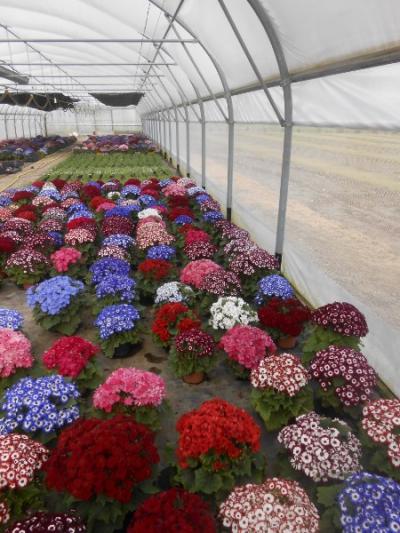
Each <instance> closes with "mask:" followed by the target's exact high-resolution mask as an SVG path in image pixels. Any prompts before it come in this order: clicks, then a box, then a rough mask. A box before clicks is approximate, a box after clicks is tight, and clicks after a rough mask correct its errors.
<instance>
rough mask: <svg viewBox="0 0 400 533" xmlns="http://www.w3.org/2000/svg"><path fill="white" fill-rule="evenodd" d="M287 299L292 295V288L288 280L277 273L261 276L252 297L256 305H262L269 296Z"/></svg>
mask: <svg viewBox="0 0 400 533" xmlns="http://www.w3.org/2000/svg"><path fill="white" fill-rule="evenodd" d="M273 297H275V298H280V299H281V300H289V298H293V297H294V290H293V288H292V286H291V285H290V283H289V282H288V280H287V279H286V278H284V277H283V276H280V275H279V274H271V275H270V276H266V277H264V278H261V279H260V281H259V282H258V285H257V294H256V296H255V298H254V300H255V302H256V304H257V305H262V304H263V303H264V302H265V301H267V300H268V299H269V298H273Z"/></svg>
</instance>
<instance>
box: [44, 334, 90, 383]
mask: <svg viewBox="0 0 400 533" xmlns="http://www.w3.org/2000/svg"><path fill="white" fill-rule="evenodd" d="M98 351H99V347H98V346H96V345H94V344H92V343H91V342H89V341H87V340H85V339H82V337H78V336H72V337H61V338H60V339H57V340H56V341H55V342H54V343H53V344H52V345H51V346H50V348H49V349H48V350H47V351H46V352H44V354H43V364H44V365H45V367H46V368H48V369H50V370H52V369H53V368H56V369H57V372H58V373H59V374H60V375H61V376H65V377H71V378H76V377H77V376H78V375H79V374H80V373H81V371H82V370H83V369H84V368H85V366H86V365H87V363H88V362H89V360H90V359H91V358H92V357H94V355H95V354H96V353H97V352H98Z"/></svg>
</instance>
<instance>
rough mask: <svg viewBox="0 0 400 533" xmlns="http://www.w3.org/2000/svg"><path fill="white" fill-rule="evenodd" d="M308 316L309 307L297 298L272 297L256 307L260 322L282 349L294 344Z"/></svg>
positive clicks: (309, 313) (309, 315)
mask: <svg viewBox="0 0 400 533" xmlns="http://www.w3.org/2000/svg"><path fill="white" fill-rule="evenodd" d="M310 317H311V312H310V311H309V309H307V307H306V306H305V305H303V304H302V303H301V302H300V300H298V299H297V298H288V299H285V300H282V299H281V298H276V297H272V298H271V299H270V300H268V302H266V303H265V304H264V305H263V306H262V307H260V308H259V309H258V318H259V320H260V323H261V324H262V325H263V326H264V327H265V328H267V329H268V331H269V333H270V334H271V335H272V337H273V338H274V339H276V340H277V343H278V345H279V347H280V348H283V349H290V348H294V347H295V346H296V343H297V337H298V336H299V335H300V333H301V332H302V330H303V327H304V324H305V323H306V322H307V321H308V320H309V319H310Z"/></svg>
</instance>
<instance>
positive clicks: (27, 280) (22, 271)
mask: <svg viewBox="0 0 400 533" xmlns="http://www.w3.org/2000/svg"><path fill="white" fill-rule="evenodd" d="M49 266H50V265H49V261H48V259H47V257H46V256H45V255H44V254H42V253H41V252H38V251H37V250H31V249H29V248H22V249H20V250H18V251H16V252H14V253H13V254H11V255H10V256H9V257H8V259H7V261H6V264H5V271H6V273H7V276H8V277H9V278H10V279H11V281H13V282H14V283H16V284H17V285H19V286H22V285H33V284H34V283H38V282H39V281H40V280H41V279H43V278H44V277H45V275H46V273H47V271H48V269H49Z"/></svg>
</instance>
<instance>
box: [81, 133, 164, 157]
mask: <svg viewBox="0 0 400 533" xmlns="http://www.w3.org/2000/svg"><path fill="white" fill-rule="evenodd" d="M75 150H76V151H79V152H82V151H83V152H97V153H103V154H105V153H109V152H155V151H156V150H157V145H156V144H155V143H154V142H153V141H152V140H151V139H150V138H149V137H147V136H146V135H144V134H143V133H133V134H122V135H89V137H88V138H87V139H86V140H85V141H83V142H82V143H80V144H78V145H77V146H76V148H75Z"/></svg>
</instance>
